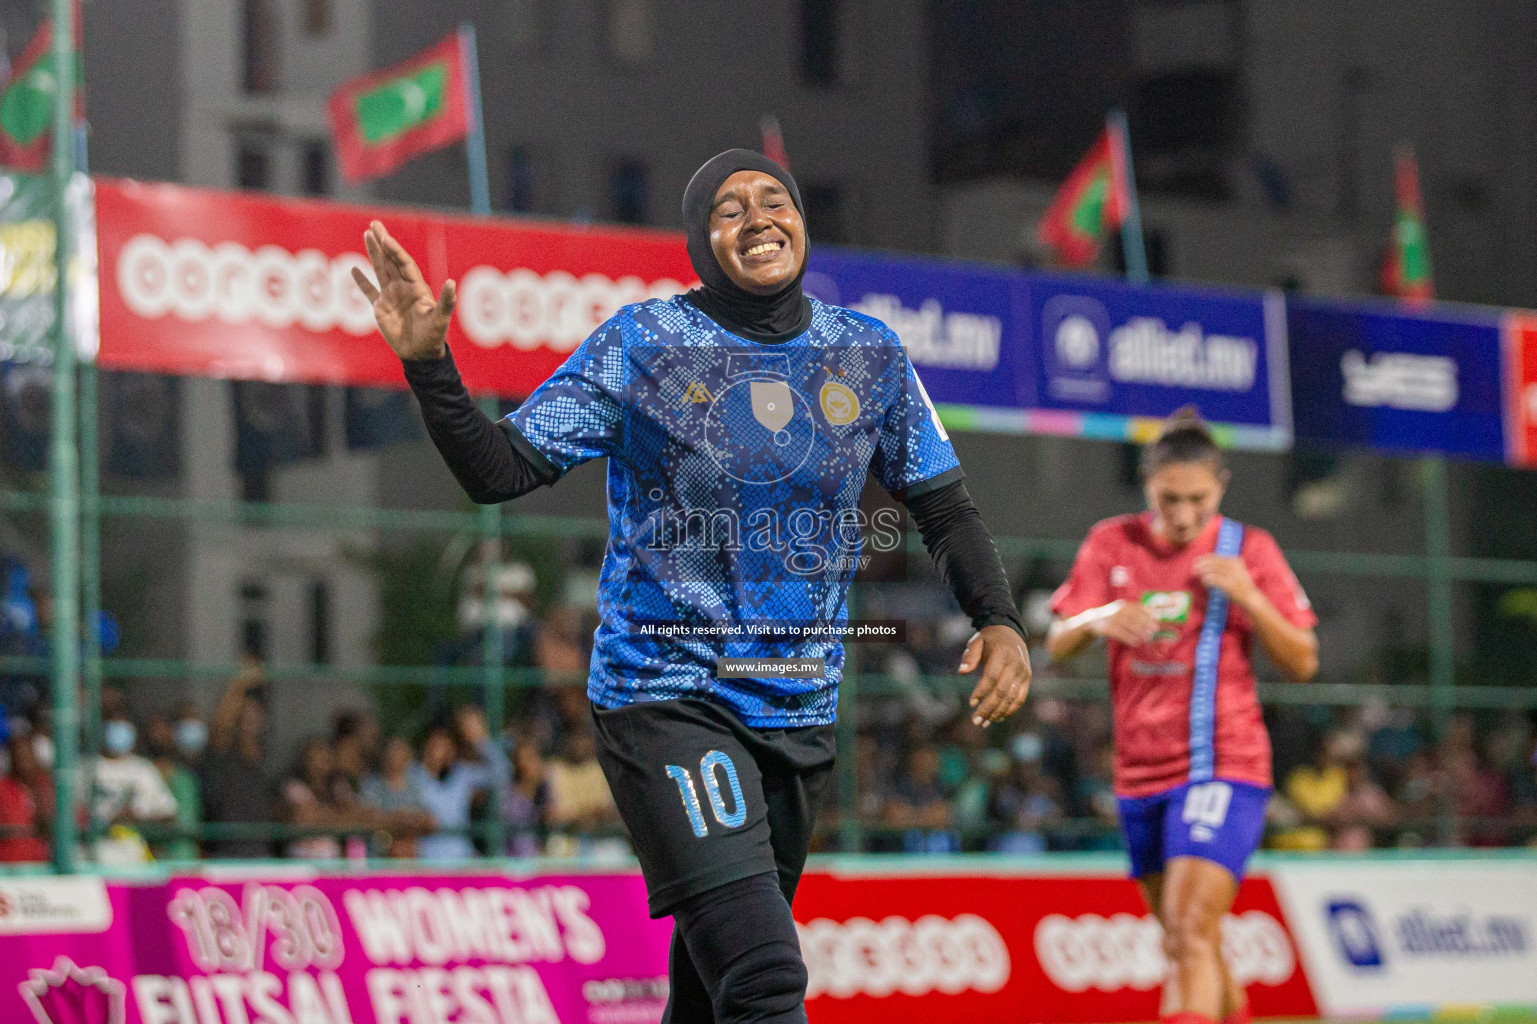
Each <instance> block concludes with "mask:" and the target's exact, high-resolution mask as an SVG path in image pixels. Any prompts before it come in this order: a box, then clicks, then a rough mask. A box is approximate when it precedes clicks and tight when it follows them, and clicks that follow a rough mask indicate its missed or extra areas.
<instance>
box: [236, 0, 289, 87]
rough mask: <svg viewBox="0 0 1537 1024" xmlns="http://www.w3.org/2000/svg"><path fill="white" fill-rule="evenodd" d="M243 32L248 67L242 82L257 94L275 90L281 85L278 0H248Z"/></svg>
mask: <svg viewBox="0 0 1537 1024" xmlns="http://www.w3.org/2000/svg"><path fill="white" fill-rule="evenodd" d="M241 28H242V31H243V32H244V34H245V37H244V40H243V43H244V45H243V48H242V49H243V56H244V59H245V66H244V68H243V69H242V76H241V81H242V84H243V85H244V87H245V91H246V92H248V93H251V94H253V95H262V94H264V93H270V92H275V91H276V90H277V87H278V36H279V34H280V32H281V30H282V26H281V25H280V24H279V22H278V10H277V3H276V0H245V3H244V10H243V17H242V25H241Z"/></svg>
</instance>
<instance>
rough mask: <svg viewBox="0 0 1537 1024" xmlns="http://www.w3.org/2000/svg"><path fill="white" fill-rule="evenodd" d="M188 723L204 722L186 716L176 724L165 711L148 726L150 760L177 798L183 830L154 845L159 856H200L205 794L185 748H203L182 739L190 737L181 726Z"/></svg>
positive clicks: (145, 734) (156, 857)
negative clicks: (199, 835)
mask: <svg viewBox="0 0 1537 1024" xmlns="http://www.w3.org/2000/svg"><path fill="white" fill-rule="evenodd" d="M187 710H188V709H187V708H186V707H183V709H182V711H183V713H185V712H186V711H187ZM186 724H194V725H202V722H201V721H199V720H197V719H188V718H184V717H183V718H180V719H179V720H178V721H177V722H176V723H175V724H172V722H171V719H170V718H168V717H166V716H165V715H156V716H154V717H153V718H151V719H150V720H149V725H148V726H147V727H146V728H145V730H144V742H145V746H146V747H147V748H148V749H149V756H150V760H151V761H152V762H153V763H154V765H155V770H156V771H158V772H160V777H161V778H162V779H164V780H165V784H166V788H167V789H169V790H170V791H171V796H172V797H174V798H175V800H176V827H177V830H178V833H179V834H178V835H176V836H173V837H170V838H168V839H165V840H163V841H160V842H157V843H154V844H153V845H152V846H151V849H152V850H153V852H154V854H155V859H156V860H196V859H197V857H198V840H197V836H198V829H199V828H200V827H201V825H202V824H203V796H202V792H201V788H200V787H199V785H198V781H197V775H196V774H195V773H194V772H193V771H192V769H191V768H190V767H189V766H188V763H187V761H186V759H185V756H184V754H183V749H184V748H187V747H196V748H197V750H196V753H197V754H201V753H202V750H201V747H197V744H194V743H183V742H182V741H183V740H184V739H185V738H186V737H184V736H182V735H181V732H182V730H181V726H183V725H186Z"/></svg>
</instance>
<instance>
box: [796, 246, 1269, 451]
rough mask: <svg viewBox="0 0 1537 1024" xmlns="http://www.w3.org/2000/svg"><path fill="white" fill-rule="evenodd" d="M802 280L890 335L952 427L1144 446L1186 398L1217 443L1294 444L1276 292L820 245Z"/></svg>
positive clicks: (812, 291)
mask: <svg viewBox="0 0 1537 1024" xmlns="http://www.w3.org/2000/svg"><path fill="white" fill-rule="evenodd" d="M805 287H806V290H807V292H808V293H810V294H811V295H814V296H816V297H817V298H819V299H821V300H823V301H825V302H830V303H834V304H836V305H841V306H847V307H849V308H852V309H855V310H858V311H860V312H862V313H867V314H869V315H871V316H874V317H876V318H877V319H879V320H882V321H884V322H885V323H886V324H887V325H889V326H890V327H891V328H892V329H893V330H895V331H896V332H897V335H898V336H899V337H900V338H901V339H902V343H903V346H904V347H905V348H906V349H907V352H908V356H909V358H910V359H911V361H912V363H913V365H914V367H916V369H917V370H918V372H919V373H920V374H921V375H922V379H923V383H924V386H925V388H926V390H927V391H928V394H929V397H930V398H931V399H932V400H933V402H934V404H935V406H936V407H937V408H938V410H939V412H940V415H941V417H942V418H943V419H944V420H945V422H946V424H947V425H949V426H952V427H955V428H958V429H979V430H1000V431H1017V432H1030V433H1053V434H1069V435H1075V436H1084V437H1098V438H1111V439H1121V440H1132V441H1141V440H1146V439H1147V438H1148V437H1150V436H1152V435H1153V434H1154V433H1156V431H1157V429H1158V427H1159V425H1160V424H1161V423H1162V421H1163V419H1164V418H1165V417H1167V416H1168V415H1169V414H1170V413H1172V412H1174V411H1175V410H1176V409H1179V408H1180V407H1182V406H1185V405H1194V406H1196V407H1197V408H1198V409H1199V410H1200V411H1201V415H1202V416H1204V417H1205V418H1206V419H1207V420H1208V421H1209V422H1211V423H1212V424H1213V427H1214V429H1215V431H1216V433H1217V435H1218V437H1219V440H1222V441H1223V442H1224V443H1227V444H1230V445H1233V446H1236V447H1243V448H1261V449H1276V448H1284V447H1286V446H1287V445H1288V444H1289V443H1290V439H1291V415H1290V412H1291V406H1290V402H1291V399H1290V394H1289V389H1288V361H1287V358H1286V317H1285V312H1284V303H1283V300H1282V299H1281V297H1280V296H1279V295H1265V294H1261V293H1258V292H1251V293H1243V292H1220V291H1206V290H1201V291H1197V290H1193V289H1188V288H1182V289H1178V290H1176V289H1171V288H1161V287H1132V286H1128V285H1123V284H1120V283H1118V282H1114V281H1110V280H1107V279H1104V278H1090V277H1082V276H1072V277H1069V276H1057V275H1042V274H1027V273H1024V272H1021V271H1009V270H1002V269H998V268H993V267H984V266H978V265H974V264H972V265H968V264H960V263H942V262H938V261H934V260H916V259H901V258H893V257H889V256H870V255H866V254H863V253H860V254H855V253H853V252H849V251H844V250H832V251H829V250H827V249H825V248H824V249H818V250H817V251H816V252H814V253H813V254H812V257H811V267H810V270H809V272H808V273H807V275H806V280H805Z"/></svg>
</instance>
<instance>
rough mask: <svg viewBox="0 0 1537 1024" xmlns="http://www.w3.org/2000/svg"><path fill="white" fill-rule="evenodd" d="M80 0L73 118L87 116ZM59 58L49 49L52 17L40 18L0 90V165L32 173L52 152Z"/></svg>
mask: <svg viewBox="0 0 1537 1024" xmlns="http://www.w3.org/2000/svg"><path fill="white" fill-rule="evenodd" d="M79 53H80V5H79V3H78V2H77V3H76V5H75V55H76V57H75V119H76V120H84V118H85V91H84V89H82V88H81V86H82V84H83V83H82V81H81V75H80V60H79ZM58 82H59V76H58V63H57V59H56V58H55V57H54V53H53V19H51V18H50V19H48V20H47V21H44V22H43V24H42V27H40V28H39V29H38V30H37V34H36V35H34V36H33V37H32V41H31V42H30V43H28V44H27V48H26V49H25V50H23V51H22V52H21V56H20V57H18V58H16V63H15V64H13V65H12V66H11V77H10V79H9V80H7V81H6V83H5V89H4V91H0V165H3V166H5V167H10V168H13V169H15V170H18V171H25V172H28V173H31V174H37V173H40V172H42V171H43V170H44V169H45V168H46V167H47V166H48V157H49V155H50V153H51V152H52V148H51V147H50V146H49V140H50V139H52V138H53V98H54V93H55V91H56V90H57V88H58Z"/></svg>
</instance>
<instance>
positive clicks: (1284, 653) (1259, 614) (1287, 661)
mask: <svg viewBox="0 0 1537 1024" xmlns="http://www.w3.org/2000/svg"><path fill="white" fill-rule="evenodd" d="M1195 569H1196V573H1197V574H1198V575H1199V576H1200V577H1201V582H1202V583H1204V584H1205V585H1206V586H1208V587H1216V588H1218V589H1219V590H1224V591H1226V592H1227V595H1228V599H1229V600H1231V601H1232V602H1233V603H1234V604H1236V605H1237V606H1238V607H1240V608H1242V609H1243V610H1244V611H1245V612H1247V613H1248V615H1249V618H1250V620H1251V621H1252V622H1253V623H1254V635H1255V636H1257V637H1259V642H1260V646H1261V647H1263V648H1264V649H1265V653H1266V654H1267V655H1269V656H1270V660H1271V661H1273V662H1275V665H1276V668H1278V669H1280V670H1281V674H1282V675H1284V676H1285V677H1286V678H1287V679H1290V680H1291V681H1292V682H1294V683H1305V682H1307V681H1308V680H1309V679H1312V678H1313V677H1314V676H1315V675H1317V674H1318V636H1317V635H1316V634H1315V633H1314V632H1313V630H1312V629H1309V628H1307V627H1304V626H1297V625H1294V624H1293V623H1292V622H1291V621H1289V620H1288V619H1287V618H1286V616H1284V615H1282V614H1281V613H1280V611H1279V610H1277V608H1276V606H1275V604H1274V603H1272V602H1271V600H1270V598H1268V597H1266V596H1265V592H1264V591H1263V590H1261V589H1260V588H1259V586H1258V585H1257V584H1256V583H1255V582H1254V577H1253V576H1252V575H1250V573H1249V567H1248V566H1247V565H1245V564H1244V561H1243V559H1242V558H1221V557H1218V556H1217V555H1207V556H1206V557H1205V558H1202V559H1200V560H1199V561H1197V562H1196V566H1195Z"/></svg>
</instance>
